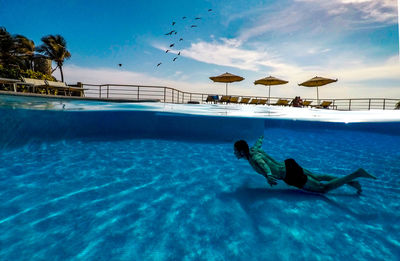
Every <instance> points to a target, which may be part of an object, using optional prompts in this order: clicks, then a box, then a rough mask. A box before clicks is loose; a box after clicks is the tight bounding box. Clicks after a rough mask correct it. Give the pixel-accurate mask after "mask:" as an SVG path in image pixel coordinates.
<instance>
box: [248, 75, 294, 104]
mask: <svg viewBox="0 0 400 261" xmlns="http://www.w3.org/2000/svg"><path fill="white" fill-rule="evenodd" d="M286 83H288V81H285V80H281V79H278V78H275V77H272V76H268V77H265V78H262V79H259V80H257V81H255V82H254V84H262V85H268V86H269V88H268V103H271V85H281V84H286Z"/></svg>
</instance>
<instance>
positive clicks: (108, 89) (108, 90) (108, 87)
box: [107, 84, 110, 99]
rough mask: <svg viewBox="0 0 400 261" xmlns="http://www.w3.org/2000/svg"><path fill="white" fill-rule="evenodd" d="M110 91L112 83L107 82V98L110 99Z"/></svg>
mask: <svg viewBox="0 0 400 261" xmlns="http://www.w3.org/2000/svg"><path fill="white" fill-rule="evenodd" d="M109 92H110V85H109V84H107V99H108V96H109Z"/></svg>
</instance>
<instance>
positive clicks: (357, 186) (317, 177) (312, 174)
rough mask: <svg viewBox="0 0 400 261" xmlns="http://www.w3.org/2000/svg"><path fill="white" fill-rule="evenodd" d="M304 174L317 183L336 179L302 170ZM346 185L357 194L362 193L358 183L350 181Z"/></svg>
mask: <svg viewBox="0 0 400 261" xmlns="http://www.w3.org/2000/svg"><path fill="white" fill-rule="evenodd" d="M304 173H305V174H307V175H309V176H311V177H313V178H314V179H316V180H318V181H331V180H333V179H336V178H337V177H335V176H332V175H327V174H318V175H317V174H314V173H312V172H311V171H309V170H304ZM346 184H347V185H349V186H351V187H353V188H355V189H356V190H357V193H358V194H360V193H361V192H362V189H361V184H360V183H359V182H358V181H355V180H353V181H350V182H347V183H346Z"/></svg>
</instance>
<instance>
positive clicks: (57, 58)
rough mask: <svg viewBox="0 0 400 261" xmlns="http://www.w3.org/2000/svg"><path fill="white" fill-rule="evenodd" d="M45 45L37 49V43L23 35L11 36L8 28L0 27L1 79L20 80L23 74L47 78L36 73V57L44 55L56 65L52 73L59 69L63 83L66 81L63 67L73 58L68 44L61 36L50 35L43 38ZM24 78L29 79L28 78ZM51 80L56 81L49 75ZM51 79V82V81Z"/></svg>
mask: <svg viewBox="0 0 400 261" xmlns="http://www.w3.org/2000/svg"><path fill="white" fill-rule="evenodd" d="M41 40H42V42H43V44H42V45H40V46H39V47H37V48H35V43H34V42H33V41H32V40H30V39H28V38H27V37H25V36H23V35H19V34H17V35H11V34H10V33H9V32H7V30H6V28H4V27H0V66H1V67H0V77H1V75H3V77H6V76H4V75H8V78H19V76H21V74H27V75H30V76H32V77H31V78H37V79H41V78H43V77H45V76H43V74H40V73H39V74H37V73H36V72H35V71H34V66H33V63H34V57H35V55H36V54H37V53H41V54H43V55H44V56H45V57H47V58H48V59H50V60H52V61H54V62H55V63H56V67H55V68H54V69H53V70H52V73H53V72H54V71H55V70H56V69H57V68H59V69H60V72H61V81H64V74H63V71H62V67H63V65H64V61H65V60H66V59H69V58H70V57H71V53H70V52H69V51H68V50H67V42H66V41H65V39H64V37H62V36H61V35H48V36H45V37H43V38H42V39H41ZM27 75H26V76H24V77H28V76H27ZM49 78H50V79H52V80H53V79H54V77H52V76H51V75H49ZM50 79H49V80H50Z"/></svg>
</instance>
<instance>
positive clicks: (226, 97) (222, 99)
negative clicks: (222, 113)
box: [219, 95, 231, 103]
mask: <svg viewBox="0 0 400 261" xmlns="http://www.w3.org/2000/svg"><path fill="white" fill-rule="evenodd" d="M230 99H231V96H225V95H224V96H222V97H221V99H220V100H219V102H220V103H229V100H230Z"/></svg>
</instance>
